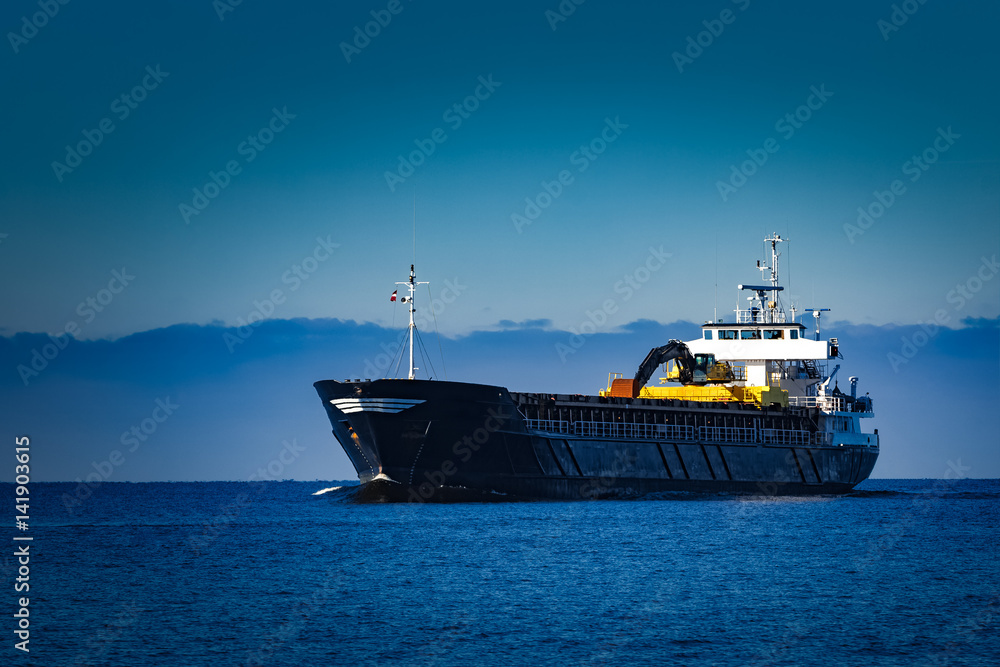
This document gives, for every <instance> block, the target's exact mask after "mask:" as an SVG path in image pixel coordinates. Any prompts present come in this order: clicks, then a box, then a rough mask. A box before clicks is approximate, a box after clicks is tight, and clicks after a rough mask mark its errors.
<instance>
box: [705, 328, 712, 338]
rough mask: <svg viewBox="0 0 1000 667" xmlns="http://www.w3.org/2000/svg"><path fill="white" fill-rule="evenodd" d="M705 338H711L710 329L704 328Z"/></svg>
mask: <svg viewBox="0 0 1000 667" xmlns="http://www.w3.org/2000/svg"><path fill="white" fill-rule="evenodd" d="M705 340H712V330H711V329H705Z"/></svg>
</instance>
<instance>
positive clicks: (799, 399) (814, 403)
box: [788, 396, 846, 412]
mask: <svg viewBox="0 0 1000 667" xmlns="http://www.w3.org/2000/svg"><path fill="white" fill-rule="evenodd" d="M788 405H789V406H791V407H794V408H819V409H820V410H826V411H827V412H834V411H836V412H843V411H844V410H845V409H846V405H845V401H844V399H842V398H835V397H833V396H789V397H788Z"/></svg>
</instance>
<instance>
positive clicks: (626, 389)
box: [611, 378, 639, 398]
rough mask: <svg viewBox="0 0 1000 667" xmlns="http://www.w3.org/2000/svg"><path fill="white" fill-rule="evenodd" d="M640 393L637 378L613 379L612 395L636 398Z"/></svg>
mask: <svg viewBox="0 0 1000 667" xmlns="http://www.w3.org/2000/svg"><path fill="white" fill-rule="evenodd" d="M638 395H639V388H638V387H636V381H635V378H617V379H615V380H612V381H611V396H617V397H619V398H635V397H636V396H638Z"/></svg>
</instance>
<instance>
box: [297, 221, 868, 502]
mask: <svg viewBox="0 0 1000 667" xmlns="http://www.w3.org/2000/svg"><path fill="white" fill-rule="evenodd" d="M767 240H768V241H770V242H771V244H772V258H771V259H772V267H771V268H770V269H769V270H770V271H771V278H772V280H771V285H770V286H749V285H748V286H744V285H741V286H740V288H741V290H750V291H752V292H754V293H755V294H756V298H755V297H751V300H752V301H754V305H752V306H751V307H750V308H749V309H746V310H740V309H737V311H736V312H737V317H736V318H735V321H733V322H729V323H723V322H716V323H706V324H705V325H704V326H703V332H704V333H703V336H704V337H703V338H702V339H699V340H697V341H690V342H688V343H683V342H681V341H671V342H670V343H668V344H667V345H664V346H663V347H660V348H654V349H653V350H651V351H650V353H649V355H648V356H647V357H646V359H645V361H644V362H643V363H642V365H640V368H639V371H638V373H636V376H635V377H634V378H630V379H622V378H619V379H616V380H614V381H613V382H612V383H611V386H609V387H608V390H607V391H602V392H600V394H599V395H590V396H587V395H564V394H541V393H516V392H510V391H508V390H507V389H506V388H504V387H498V386H490V385H482V384H469V383H461V382H447V381H432V380H417V379H414V378H413V361H412V354H413V352H412V350H413V348H412V344H413V336H414V328H413V324H412V317H413V312H414V308H413V304H412V297H413V287H414V286H415V285H416V284H419V283H414V277H413V268H412V267H411V272H410V281H409V283H400V284H404V285H407V284H408V285H409V286H410V290H411V292H410V297H409V303H410V313H411V325H410V327H411V330H410V378H409V379H382V380H374V381H370V380H365V381H361V380H355V381H344V382H338V381H335V380H322V381H320V382H316V383H315V385H314V386H315V387H316V391H317V392H318V393H319V396H320V398H321V400H322V402H323V405H324V407H325V408H326V411H327V415H328V416H329V418H330V422H331V424H332V425H333V433H334V435H335V436H336V438H337V440H338V441H339V442H340V443H341V445H342V446H343V448H344V451H345V452H346V453H347V455H348V457H349V458H350V460H351V463H352V464H353V465H354V467H355V469H356V470H357V473H358V478H359V479H360V480H361V482H362V484H363V485H366V487H368V488H369V489H370V490H372V493H371V494H369V497H372V498H374V499H384V500H401V501H425V500H446V499H452V498H458V499H469V498H471V499H477V498H482V497H484V496H485V495H489V496H492V497H501V498H511V499H515V498H516V499H540V498H544V499H564V500H577V499H590V498H621V497H637V496H644V495H648V494H658V493H667V494H669V493H677V492H695V493H732V494H765V495H805V494H839V493H845V492H847V491H849V490H851V489H852V488H853V487H854V486H855V485H857V484H858V483H860V482H861V481H863V480H864V479H866V478H867V477H868V475H869V474H870V473H871V471H872V469H873V468H874V466H875V461H876V459H877V458H878V453H879V445H878V432H877V431H876V432H874V433H865V432H863V431H862V430H861V428H860V421H859V420H860V418H863V417H871V416H872V415H873V412H872V401H871V399H870V398H868V397H867V396H864V397H857V396H856V383H857V378H851V394H850V395H848V394H844V393H842V392H840V390H839V389H837V388H836V385H834V388H833V389H831V388H830V384H831V380H833V378H834V376H835V375H836V373H837V370H838V369H839V368H840V367H839V365H838V366H837V367H836V368H835V369H833V371H832V372H831V373H829V374H826V366H825V363H824V360H827V359H836V358H838V357H839V356H840V354H839V349H838V345H837V340H836V339H831V340H830V341H820V340H819V329H818V322H819V320H818V314H819V312H820V311H819V310H816V311H814V314H815V315H816V316H817V320H816V321H817V333H816V339H815V340H809V339H807V338H806V333H807V332H806V328H805V327H804V326H803V325H802V324H798V323H795V322H794V320H793V321H791V322H786V321H785V316H784V311H783V309H781V308H780V307H779V304H778V302H777V296H778V292H780V290H781V289H782V288H780V287H778V286H777V259H778V253H777V250H776V244H777V243H778V242H781V241H782V240H783V239H781V238H780V237H777V236H775V237H773V238H769V239H767ZM766 269H768V267H766V266H765V267H762V270H766ZM403 301H404V303H405V302H406V301H407V299H405V298H404V300H403ZM793 312H794V311H793ZM661 364H664V365H672V366H673V368H672V370H669V369H668V373H667V377H666V378H664V380H675V381H678V382H680V383H681V385H682V386H679V387H645V383H646V381H648V379H649V378H650V376H651V374H652V372H653V371H654V370H655V369H656V368H657V367H659V366H660V365H661Z"/></svg>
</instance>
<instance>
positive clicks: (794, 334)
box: [788, 329, 799, 340]
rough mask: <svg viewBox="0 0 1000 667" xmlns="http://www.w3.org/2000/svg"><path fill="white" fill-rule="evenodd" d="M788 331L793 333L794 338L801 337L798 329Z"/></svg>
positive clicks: (792, 337)
mask: <svg viewBox="0 0 1000 667" xmlns="http://www.w3.org/2000/svg"><path fill="white" fill-rule="evenodd" d="M788 333H789V334H791V336H790V337H791V339H792V340H796V339H797V338H798V337H799V330H798V329H792V330H791V331H789V332H788Z"/></svg>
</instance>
